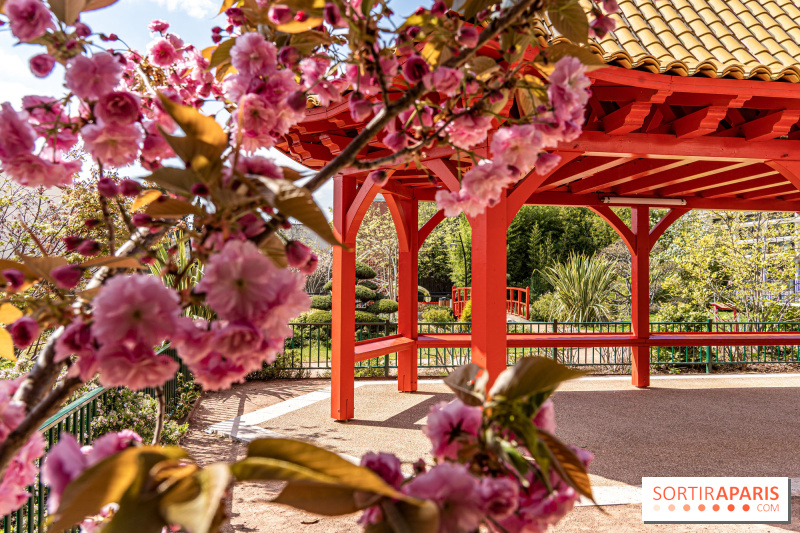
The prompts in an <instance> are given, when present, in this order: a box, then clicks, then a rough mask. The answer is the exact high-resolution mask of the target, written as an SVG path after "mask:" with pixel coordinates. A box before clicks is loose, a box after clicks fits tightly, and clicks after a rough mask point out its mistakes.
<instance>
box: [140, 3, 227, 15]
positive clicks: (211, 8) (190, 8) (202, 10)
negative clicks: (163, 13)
mask: <svg viewBox="0 0 800 533" xmlns="http://www.w3.org/2000/svg"><path fill="white" fill-rule="evenodd" d="M155 2H156V3H157V4H158V5H160V6H162V7H166V8H167V9H169V10H170V11H184V12H186V14H187V15H189V16H190V17H192V18H196V19H202V18H206V17H208V16H210V15H216V14H217V10H218V9H219V2H217V3H214V2H213V1H212V0H155Z"/></svg>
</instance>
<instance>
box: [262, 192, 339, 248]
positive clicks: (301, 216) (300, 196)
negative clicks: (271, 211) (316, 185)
mask: <svg viewBox="0 0 800 533" xmlns="http://www.w3.org/2000/svg"><path fill="white" fill-rule="evenodd" d="M264 183H265V185H266V186H267V187H268V188H269V189H270V190H271V191H272V192H273V193H274V194H275V198H274V200H273V202H272V203H273V207H275V208H276V209H277V210H278V211H280V212H281V213H283V214H284V215H287V216H291V217H294V218H296V219H297V220H299V221H300V222H302V223H303V224H305V225H306V227H308V228H309V229H311V230H312V231H313V232H314V233H316V234H317V235H319V236H320V237H322V238H323V239H324V240H325V241H326V242H328V243H329V244H333V245H336V246H341V243H340V242H339V241H338V240H337V239H336V236H335V235H334V234H333V230H331V226H330V224H328V219H327V218H325V215H323V214H322V211H321V210H320V208H319V207H318V206H317V204H316V203H315V202H314V197H313V196H312V195H311V191H309V190H308V189H306V188H305V187H298V186H297V185H295V184H294V183H292V182H291V181H288V180H269V182H264Z"/></svg>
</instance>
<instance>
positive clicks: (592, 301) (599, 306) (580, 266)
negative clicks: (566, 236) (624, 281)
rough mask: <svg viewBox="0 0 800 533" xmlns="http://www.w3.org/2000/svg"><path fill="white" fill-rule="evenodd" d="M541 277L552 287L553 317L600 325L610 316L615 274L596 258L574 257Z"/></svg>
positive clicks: (565, 320) (605, 263)
mask: <svg viewBox="0 0 800 533" xmlns="http://www.w3.org/2000/svg"><path fill="white" fill-rule="evenodd" d="M542 274H543V275H544V277H545V279H546V280H547V281H548V282H549V283H550V285H551V286H552V287H553V293H554V294H553V301H552V306H553V307H552V312H551V314H552V316H553V317H554V318H558V319H559V320H561V321H564V322H601V321H603V320H608V317H609V316H610V311H609V306H608V303H609V298H610V292H611V285H612V283H613V281H614V271H613V270H612V268H611V265H609V263H608V262H607V261H605V260H603V259H601V258H599V257H597V256H592V257H587V256H585V255H578V254H572V255H570V256H569V257H568V258H567V261H566V262H564V263H558V264H556V265H553V266H550V267H547V268H546V269H545V270H544V271H543V272H542Z"/></svg>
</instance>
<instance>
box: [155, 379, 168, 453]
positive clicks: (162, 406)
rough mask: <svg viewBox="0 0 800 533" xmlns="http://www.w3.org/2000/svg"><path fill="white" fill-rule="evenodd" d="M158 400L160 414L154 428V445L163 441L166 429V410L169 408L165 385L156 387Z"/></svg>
mask: <svg viewBox="0 0 800 533" xmlns="http://www.w3.org/2000/svg"><path fill="white" fill-rule="evenodd" d="M156 400H158V416H156V427H155V429H154V430H153V442H152V445H153V446H157V445H158V443H159V442H160V441H161V432H162V431H164V412H165V411H166V410H167V402H166V400H165V399H164V387H156Z"/></svg>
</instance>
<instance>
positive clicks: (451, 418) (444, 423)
mask: <svg viewBox="0 0 800 533" xmlns="http://www.w3.org/2000/svg"><path fill="white" fill-rule="evenodd" d="M482 419H483V409H482V408H480V407H470V406H468V405H466V404H465V403H464V402H462V401H461V400H454V401H452V402H449V403H448V402H440V403H438V404H436V405H434V406H432V407H431V410H430V413H428V424H427V425H426V426H425V427H424V428H423V429H422V432H423V433H425V436H427V437H428V438H429V439H430V441H431V444H433V449H432V450H431V454H432V455H433V456H434V457H435V458H436V459H438V460H439V461H442V460H444V459H451V460H456V459H458V451H459V450H460V449H461V447H462V446H463V445H464V444H470V443H473V442H475V440H476V437H477V435H478V429H480V427H481V421H482Z"/></svg>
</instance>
